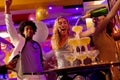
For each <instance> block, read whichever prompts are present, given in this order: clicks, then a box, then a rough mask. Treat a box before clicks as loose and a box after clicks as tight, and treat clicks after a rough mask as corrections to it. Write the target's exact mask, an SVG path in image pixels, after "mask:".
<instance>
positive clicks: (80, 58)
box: [77, 53, 87, 65]
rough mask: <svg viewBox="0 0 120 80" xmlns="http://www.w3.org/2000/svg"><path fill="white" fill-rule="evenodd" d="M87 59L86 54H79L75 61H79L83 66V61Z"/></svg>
mask: <svg viewBox="0 0 120 80" xmlns="http://www.w3.org/2000/svg"><path fill="white" fill-rule="evenodd" d="M86 58H87V54H86V53H80V54H79V55H78V56H77V59H79V60H81V64H82V65H84V59H86Z"/></svg>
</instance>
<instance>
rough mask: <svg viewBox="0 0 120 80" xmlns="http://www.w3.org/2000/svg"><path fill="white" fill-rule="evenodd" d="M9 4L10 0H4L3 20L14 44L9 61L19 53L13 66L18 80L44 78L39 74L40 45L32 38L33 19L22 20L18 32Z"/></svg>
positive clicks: (34, 29)
mask: <svg viewBox="0 0 120 80" xmlns="http://www.w3.org/2000/svg"><path fill="white" fill-rule="evenodd" d="M11 4H12V0H5V22H6V26H7V31H8V33H9V34H10V39H11V41H12V43H13V44H14V46H15V49H14V50H13V52H12V54H11V56H10V59H9V61H10V60H11V59H12V58H13V57H14V56H15V55H17V54H20V57H19V60H18V63H17V65H16V68H15V71H16V72H17V75H18V80H46V78H45V76H44V75H40V72H41V71H43V65H42V51H41V47H40V45H39V43H37V42H36V41H34V40H33V39H32V38H33V35H34V34H35V32H36V29H37V27H36V25H35V23H34V22H33V21H24V22H22V23H21V24H20V27H19V33H20V34H18V33H17V31H16V29H15V27H14V25H13V21H12V16H11V14H10V5H11Z"/></svg>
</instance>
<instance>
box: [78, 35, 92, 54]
mask: <svg viewBox="0 0 120 80" xmlns="http://www.w3.org/2000/svg"><path fill="white" fill-rule="evenodd" d="M89 43H90V37H83V38H80V40H79V44H80V45H81V46H84V47H85V52H86V53H88V47H87V45H88V44H89Z"/></svg>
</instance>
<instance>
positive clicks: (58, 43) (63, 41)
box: [51, 17, 70, 68]
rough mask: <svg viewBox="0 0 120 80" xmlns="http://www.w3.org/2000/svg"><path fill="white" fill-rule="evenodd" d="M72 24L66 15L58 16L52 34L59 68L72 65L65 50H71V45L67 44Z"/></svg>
mask: <svg viewBox="0 0 120 80" xmlns="http://www.w3.org/2000/svg"><path fill="white" fill-rule="evenodd" d="M69 30H70V25H69V23H68V20H67V19H66V18H64V17H58V18H57V19H56V21H55V23H54V28H53V35H52V40H51V43H52V48H53V50H54V51H55V56H56V59H57V64H58V68H62V67H67V66H70V64H69V62H68V61H66V60H65V58H64V52H67V51H68V52H70V46H69V45H68V44H67V40H68V38H69V36H70V34H69Z"/></svg>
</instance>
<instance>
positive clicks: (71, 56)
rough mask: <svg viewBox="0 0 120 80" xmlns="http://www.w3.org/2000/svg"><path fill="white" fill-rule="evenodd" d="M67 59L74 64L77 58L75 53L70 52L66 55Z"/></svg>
mask: <svg viewBox="0 0 120 80" xmlns="http://www.w3.org/2000/svg"><path fill="white" fill-rule="evenodd" d="M64 57H65V59H66V60H67V61H69V62H70V65H71V66H73V62H74V61H75V60H76V56H75V55H74V54H73V53H68V54H65V55H64Z"/></svg>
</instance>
